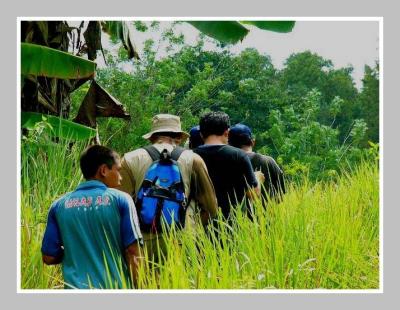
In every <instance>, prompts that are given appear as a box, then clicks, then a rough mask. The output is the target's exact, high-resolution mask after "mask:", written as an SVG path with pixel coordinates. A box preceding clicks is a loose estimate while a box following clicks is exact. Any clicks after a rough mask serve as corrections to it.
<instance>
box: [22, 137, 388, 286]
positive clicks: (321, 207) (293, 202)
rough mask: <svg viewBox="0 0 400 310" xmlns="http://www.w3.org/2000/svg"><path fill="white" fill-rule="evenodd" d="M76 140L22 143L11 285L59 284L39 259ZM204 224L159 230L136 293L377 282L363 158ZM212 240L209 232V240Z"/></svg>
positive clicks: (370, 181) (375, 184)
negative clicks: (161, 253)
mask: <svg viewBox="0 0 400 310" xmlns="http://www.w3.org/2000/svg"><path fill="white" fill-rule="evenodd" d="M82 149H83V146H79V145H75V146H74V148H73V149H72V150H71V151H69V150H68V146H67V145H66V144H64V145H63V144H61V145H57V146H55V145H51V146H48V144H47V146H46V145H43V146H42V147H37V144H29V143H23V147H22V163H21V169H22V171H21V187H22V188H21V286H22V288H35V289H36V288H37V289H42V288H62V287H63V286H64V284H63V282H62V275H61V271H60V267H54V266H44V265H43V263H42V262H41V252H40V246H41V240H42V237H43V233H44V228H45V224H46V217H47V211H48V208H49V206H50V204H51V202H52V201H54V200H55V199H56V198H57V197H59V196H60V195H62V194H63V193H65V192H67V191H71V190H73V189H74V188H75V187H76V186H77V185H78V183H79V182H80V181H82V178H81V174H80V171H79V164H78V162H79V161H78V158H79V153H80V151H81V150H82ZM254 209H255V215H254V221H251V220H249V219H248V218H247V216H246V215H244V214H242V213H241V211H240V208H237V211H236V212H234V217H233V221H232V224H231V225H228V224H226V223H225V222H224V221H222V219H221V218H219V220H218V225H215V226H211V225H210V226H209V227H208V228H207V229H206V230H204V229H202V228H200V229H196V231H195V232H194V231H190V230H184V231H176V230H174V229H172V230H171V231H170V233H168V234H166V235H165V242H166V245H167V252H166V256H165V258H164V260H163V262H162V263H161V264H158V265H156V266H157V268H153V267H152V265H153V264H152V262H150V261H149V260H148V259H147V255H146V258H145V263H144V266H143V268H141V270H140V276H139V288H141V289H158V288H160V289H267V288H277V289H315V288H328V289H332V288H335V289H367V288H368V289H374V288H378V287H379V257H380V255H379V173H378V167H377V165H376V164H373V163H367V162H364V163H362V164H361V165H359V166H358V167H355V168H353V169H352V171H351V173H344V174H343V175H342V176H341V177H340V178H339V179H338V180H337V181H336V182H325V183H316V184H311V183H309V182H307V180H305V181H304V182H303V183H302V184H301V185H294V184H291V185H289V188H288V193H287V194H286V195H285V197H284V199H283V201H282V202H280V203H276V202H274V201H270V202H269V204H268V208H267V209H266V210H265V209H264V208H262V204H261V202H260V201H258V202H256V203H255V206H254ZM217 236H218V237H217Z"/></svg>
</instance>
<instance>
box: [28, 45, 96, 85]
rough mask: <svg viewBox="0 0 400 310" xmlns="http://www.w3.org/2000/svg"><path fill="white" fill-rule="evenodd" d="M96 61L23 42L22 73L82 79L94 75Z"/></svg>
mask: <svg viewBox="0 0 400 310" xmlns="http://www.w3.org/2000/svg"><path fill="white" fill-rule="evenodd" d="M95 69H96V63H95V62H93V61H89V60H86V59H83V58H81V57H77V56H74V55H71V54H69V53H66V52H62V51H59V50H56V49H53V48H49V47H45V46H41V45H36V44H30V43H21V74H32V75H37V76H46V77H55V78H59V79H81V78H88V77H93V76H94V73H95Z"/></svg>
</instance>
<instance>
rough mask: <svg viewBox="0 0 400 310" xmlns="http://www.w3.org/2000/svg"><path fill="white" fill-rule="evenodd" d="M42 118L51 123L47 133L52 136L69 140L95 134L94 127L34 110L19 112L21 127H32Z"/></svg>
mask: <svg viewBox="0 0 400 310" xmlns="http://www.w3.org/2000/svg"><path fill="white" fill-rule="evenodd" d="M43 120H45V121H46V122H48V123H49V124H50V125H51V127H52V129H51V130H49V134H50V136H53V137H59V138H64V139H71V140H88V139H90V138H93V137H95V136H96V130H95V129H93V128H90V127H86V126H83V125H81V124H77V123H74V122H71V121H69V120H66V119H63V118H60V117H56V116H51V115H44V114H40V113H35V112H21V127H22V128H27V129H33V128H34V126H35V125H36V124H37V123H38V122H42V121H43Z"/></svg>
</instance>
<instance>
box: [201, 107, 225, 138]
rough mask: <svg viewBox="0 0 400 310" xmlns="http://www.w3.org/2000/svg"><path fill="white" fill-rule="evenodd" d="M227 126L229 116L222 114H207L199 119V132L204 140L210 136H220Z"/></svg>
mask: <svg viewBox="0 0 400 310" xmlns="http://www.w3.org/2000/svg"><path fill="white" fill-rule="evenodd" d="M229 126H230V120H229V115H228V114H226V113H224V112H209V113H206V114H204V115H203V116H202V117H201V118H200V132H201V135H202V136H203V138H204V139H205V138H207V137H208V136H210V135H217V136H222V135H223V133H224V132H225V131H226V130H227V129H229Z"/></svg>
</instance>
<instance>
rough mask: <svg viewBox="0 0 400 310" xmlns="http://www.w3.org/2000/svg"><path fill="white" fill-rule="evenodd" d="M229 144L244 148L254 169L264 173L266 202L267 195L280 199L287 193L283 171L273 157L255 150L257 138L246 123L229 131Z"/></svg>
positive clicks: (264, 196)
mask: <svg viewBox="0 0 400 310" xmlns="http://www.w3.org/2000/svg"><path fill="white" fill-rule="evenodd" d="M228 141H229V144H230V145H232V146H234V147H237V148H240V149H242V150H243V151H245V152H246V154H247V156H248V157H249V158H250V161H251V164H252V166H253V169H254V171H261V172H262V173H263V174H264V178H265V180H264V184H263V189H262V191H261V192H262V195H263V198H264V199H263V200H264V203H265V202H266V201H267V199H268V198H267V197H268V196H269V197H270V198H273V197H276V198H278V199H280V198H281V197H282V194H284V193H285V182H284V178H283V172H282V170H281V169H280V168H279V166H278V164H277V163H276V162H275V160H274V159H273V158H272V157H269V156H265V155H262V154H258V153H256V152H253V147H254V145H255V139H254V138H253V135H252V132H251V129H250V128H249V127H248V126H246V125H244V124H236V125H235V126H232V127H231V129H230V131H229V139H228Z"/></svg>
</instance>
